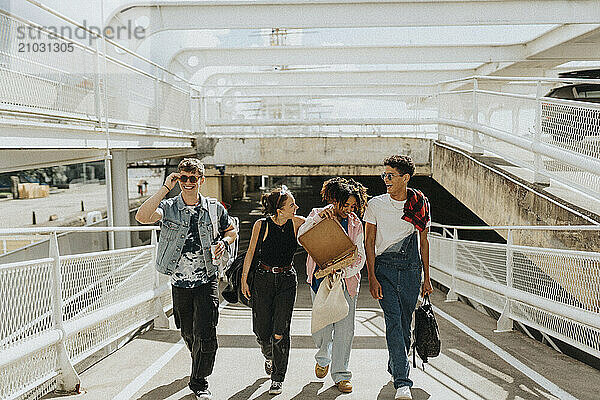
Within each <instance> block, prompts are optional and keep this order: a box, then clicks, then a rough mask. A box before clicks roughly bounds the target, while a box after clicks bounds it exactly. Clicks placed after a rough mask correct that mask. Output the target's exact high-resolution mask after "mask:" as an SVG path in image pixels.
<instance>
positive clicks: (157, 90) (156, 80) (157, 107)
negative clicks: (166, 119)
mask: <svg viewBox="0 0 600 400" xmlns="http://www.w3.org/2000/svg"><path fill="white" fill-rule="evenodd" d="M160 98H161V96H160V78H159V77H158V71H157V76H156V77H155V78H154V107H155V108H154V109H155V110H156V129H158V130H159V131H160Z"/></svg>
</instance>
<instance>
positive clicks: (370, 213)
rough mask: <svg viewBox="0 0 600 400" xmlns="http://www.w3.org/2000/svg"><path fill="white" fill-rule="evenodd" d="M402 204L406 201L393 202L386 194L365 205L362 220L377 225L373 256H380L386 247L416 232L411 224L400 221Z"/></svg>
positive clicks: (402, 213) (402, 210)
mask: <svg viewBox="0 0 600 400" xmlns="http://www.w3.org/2000/svg"><path fill="white" fill-rule="evenodd" d="M404 203H406V200H404V201H398V200H394V199H392V197H391V196H390V195H389V194H387V193H386V194H382V195H380V196H376V197H373V198H372V199H371V200H369V202H368V203H367V210H366V211H365V216H364V218H363V219H364V221H365V222H368V223H370V224H373V225H377V235H376V236H375V255H377V256H378V255H380V254H382V253H383V252H384V251H385V250H386V249H387V248H388V247H390V246H391V245H393V244H394V243H398V242H399V241H401V240H402V239H404V238H405V237H407V236H408V235H410V234H411V233H413V232H414V231H415V230H416V228H415V226H414V225H413V224H411V223H410V222H407V221H405V220H403V219H402V216H403V215H404Z"/></svg>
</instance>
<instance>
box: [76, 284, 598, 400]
mask: <svg viewBox="0 0 600 400" xmlns="http://www.w3.org/2000/svg"><path fill="white" fill-rule="evenodd" d="M308 291H309V289H308V286H307V285H305V284H303V283H300V285H299V288H298V301H297V307H296V308H295V310H294V314H293V319H292V325H291V334H292V341H291V342H292V349H291V352H290V361H289V366H288V372H287V375H286V380H285V382H284V388H283V393H282V394H280V395H278V396H271V395H269V394H268V389H269V379H268V376H267V375H266V374H265V372H264V368H263V362H264V358H263V357H262V355H261V353H260V349H259V347H258V345H257V343H256V340H255V337H254V335H253V333H252V315H251V310H250V309H249V308H246V307H242V306H238V305H228V304H227V303H226V302H223V303H222V304H221V308H220V319H219V325H218V330H217V331H218V340H219V350H218V352H217V359H216V363H215V369H214V372H213V375H212V376H211V377H210V378H209V383H210V389H211V391H212V393H213V396H214V399H216V400H225V399H228V400H254V399H260V400H266V399H270V398H274V399H277V400H291V399H294V400H302V399H307V400H308V399H336V398H340V399H356V400H358V399H361V400H365V399H369V400H370V399H377V400H385V399H393V398H394V394H395V390H394V387H393V384H392V383H391V382H390V375H389V374H388V373H387V371H386V369H387V347H386V342H385V331H384V330H385V323H384V319H383V313H382V311H381V309H380V308H379V306H378V304H377V302H376V301H375V300H373V299H372V298H371V296H370V294H369V292H368V286H366V285H364V287H363V289H362V292H361V293H360V294H359V299H358V308H357V313H356V315H357V316H356V330H355V339H354V342H353V350H352V353H351V357H350V366H349V369H350V370H351V371H352V373H353V379H352V383H353V385H354V391H353V393H350V394H342V393H340V392H339V391H338V390H337V388H336V387H335V385H334V383H333V381H332V380H331V377H330V376H329V375H328V376H327V377H326V378H325V379H318V378H316V376H315V374H314V364H315V361H314V354H315V352H316V349H315V348H314V344H313V341H312V338H311V336H310V307H309V304H306V303H307V299H308V298H309V296H308ZM443 299H444V296H443V294H442V293H440V292H439V291H437V292H436V293H435V295H434V296H433V303H434V305H436V306H437V307H436V311H438V323H439V325H440V331H441V337H442V353H441V355H440V356H439V357H437V358H434V359H432V360H430V363H429V364H426V365H425V368H424V369H422V368H421V361H420V360H419V359H418V358H417V364H418V368H412V369H411V378H412V379H413V381H414V382H415V385H414V387H413V389H412V394H413V398H414V399H421V400H425V399H474V400H475V399H531V398H536V399H559V398H560V399H563V398H586V397H585V395H583V396H582V395H581V394H579V395H577V396H576V395H572V394H571V393H569V392H570V391H571V392H572V391H573V389H574V388H576V386H577V385H576V384H575V382H576V380H577V374H587V376H588V377H591V376H596V377H597V378H600V372H599V371H597V370H594V369H592V368H590V367H588V366H586V365H584V364H581V363H579V362H577V361H574V360H573V359H571V358H569V357H556V355H555V352H554V350H552V349H550V348H547V347H546V346H544V345H543V344H541V343H539V342H536V341H534V340H531V339H529V338H527V337H525V336H524V335H522V334H520V333H518V332H507V333H502V334H494V333H493V332H492V331H493V327H494V325H495V321H493V320H492V319H490V318H489V317H487V316H484V315H483V314H481V313H479V312H477V311H475V310H474V309H472V308H470V307H468V306H466V305H465V304H462V303H458V302H457V303H444V300H443ZM308 301H310V300H308ZM450 314H452V315H454V317H451V316H450ZM441 315H445V316H447V317H448V318H450V320H453V322H451V321H450V320H448V319H446V318H443V317H442V316H441ZM455 318H457V319H455ZM459 320H463V321H467V320H468V321H470V328H469V330H471V331H472V332H470V333H471V334H474V335H475V337H473V336H470V335H469V334H467V333H465V332H464V331H462V330H461V329H460V328H459V327H458V326H457V324H458V325H461V323H460V322H459ZM475 330H476V331H480V332H482V334H485V335H487V336H490V337H493V338H494V339H493V341H494V342H495V343H492V345H491V346H490V344H489V343H487V347H486V344H485V343H484V344H482V343H480V341H478V339H479V340H483V341H484V342H485V340H487V339H481V338H478V337H477V335H478V333H476V332H474V331H475ZM494 335H496V336H494ZM495 346H496V347H495ZM500 347H502V349H501V348H500ZM523 349H526V350H523ZM503 351H505V352H508V353H511V354H512V356H514V359H513V358H510V357H509V358H508V360H507V359H506V355H505V354H502V352H503ZM498 352H499V353H500V354H498ZM503 356H504V357H503ZM512 356H511V357H512ZM519 360H523V361H519ZM520 363H524V364H523V365H520ZM540 364H544V366H543V367H542V368H541V369H543V373H544V374H545V375H541V374H539V373H538V372H536V371H535V368H536V367H540ZM523 367H524V368H523ZM548 367H551V368H552V369H553V372H550V375H548V373H549V370H548ZM189 369H190V355H189V351H188V350H187V348H186V347H185V345H184V343H183V341H182V340H181V336H180V334H179V331H178V330H177V329H176V328H175V326H174V323H173V320H172V318H170V328H169V329H165V330H150V331H148V332H146V333H144V334H143V335H141V336H139V337H137V338H135V339H134V340H132V341H131V343H128V344H127V345H125V346H124V347H123V348H122V349H121V350H119V351H118V352H116V353H113V354H112V355H110V356H109V357H107V358H105V359H104V360H102V361H100V362H99V363H97V364H95V365H94V366H92V367H91V368H89V369H88V370H86V371H85V372H83V373H82V374H81V375H80V376H81V384H82V389H83V390H84V391H85V393H84V394H81V395H79V396H78V398H82V399H85V400H89V399H109V398H111V399H138V400H151V399H156V400H158V399H167V400H181V399H194V398H195V397H194V396H193V394H192V392H191V391H190V390H189V389H188V387H187V382H188V379H189ZM561 371H562V372H561ZM532 374H533V375H532ZM536 374H537V375H536ZM552 374H554V376H552ZM590 374H591V375H590ZM570 375H573V376H572V377H571V378H572V379H571V378H570ZM581 376H583V375H579V379H580V380H581V379H582V378H581ZM597 378H596V379H597ZM565 385H567V386H565ZM580 386H583V387H585V385H580ZM588 386H589V385H588ZM584 390H585V389H584ZM590 398H591V397H590Z"/></svg>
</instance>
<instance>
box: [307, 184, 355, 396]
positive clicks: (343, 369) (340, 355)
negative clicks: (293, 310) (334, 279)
mask: <svg viewBox="0 0 600 400" xmlns="http://www.w3.org/2000/svg"><path fill="white" fill-rule="evenodd" d="M321 198H322V199H323V201H324V202H326V203H328V205H327V206H326V207H324V208H314V209H313V210H312V211H311V212H310V214H309V216H308V217H307V218H306V222H305V223H304V225H302V226H301V227H300V229H299V230H298V236H300V235H302V234H303V233H304V232H306V231H308V230H309V229H310V228H311V227H313V226H314V225H315V224H317V223H318V222H320V221H321V220H322V219H324V218H331V219H335V220H337V221H338V222H339V223H340V224H341V225H342V227H343V228H344V230H345V231H346V233H347V234H348V236H349V237H350V239H351V240H352V241H353V242H354V244H356V246H357V248H358V257H357V258H356V261H354V263H353V264H352V265H350V266H348V267H346V268H344V269H343V271H342V276H343V278H344V283H345V285H344V286H345V287H344V297H345V298H346V302H347V303H348V309H349V311H348V315H347V316H346V317H345V318H343V319H342V320H341V321H338V322H335V323H332V324H329V325H327V326H326V327H324V328H323V329H321V330H319V331H317V332H315V333H314V334H313V335H312V336H313V340H314V342H315V345H316V347H317V348H318V349H319V350H318V351H317V353H316V354H315V360H316V364H315V374H316V376H317V378H320V379H321V378H324V377H325V376H326V375H327V373H328V371H329V366H330V365H331V377H332V379H333V381H334V382H335V384H336V386H337V388H338V390H339V391H340V392H342V393H350V392H352V383H351V382H350V381H351V379H352V372H350V371H349V370H348V362H349V361H350V350H351V349H352V340H353V339H354V318H355V310H356V297H357V295H358V290H359V285H360V270H361V268H362V267H363V265H364V264H365V259H366V257H365V248H364V244H363V238H364V233H363V226H362V222H361V221H360V219H359V217H358V216H357V215H356V212H358V213H359V215H362V212H363V211H364V209H365V206H366V203H367V189H366V188H365V187H364V186H363V185H362V184H360V183H358V182H356V181H354V180H347V179H344V178H340V177H337V178H332V179H329V180H327V181H325V182H324V183H323V188H322V189H321ZM316 269H317V268H316V263H315V261H314V260H313V259H312V257H310V256H308V258H307V260H306V274H307V276H308V279H307V282H308V284H309V285H310V287H311V295H312V298H313V300H314V298H315V295H316V293H317V290H318V289H319V285H320V284H321V282H322V280H323V279H324V278H321V279H317V278H316V277H315V276H314V275H315V271H316Z"/></svg>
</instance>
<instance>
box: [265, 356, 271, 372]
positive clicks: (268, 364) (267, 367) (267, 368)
mask: <svg viewBox="0 0 600 400" xmlns="http://www.w3.org/2000/svg"><path fill="white" fill-rule="evenodd" d="M265 373H266V374H267V375H271V374H272V373H273V360H268V359H267V360H265Z"/></svg>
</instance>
